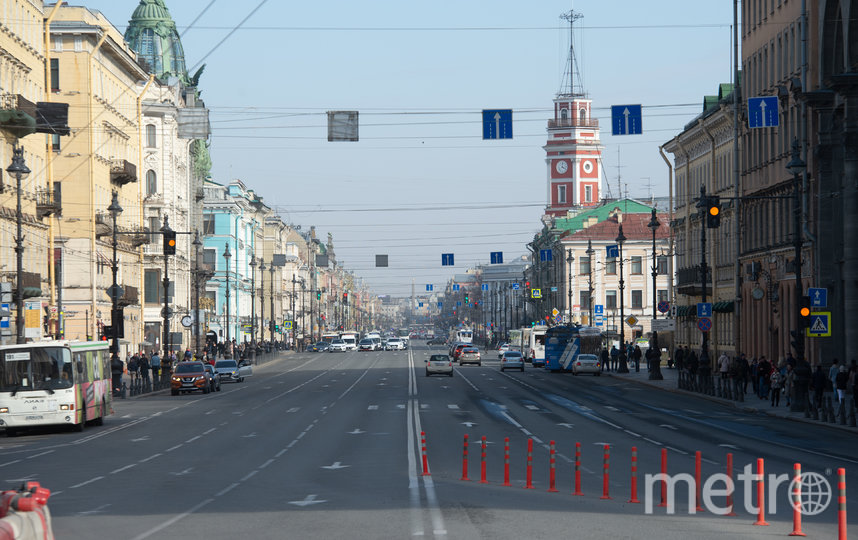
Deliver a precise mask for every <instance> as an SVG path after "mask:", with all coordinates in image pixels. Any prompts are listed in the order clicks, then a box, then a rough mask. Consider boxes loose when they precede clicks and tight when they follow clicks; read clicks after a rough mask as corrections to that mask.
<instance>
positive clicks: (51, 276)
mask: <svg viewBox="0 0 858 540" xmlns="http://www.w3.org/2000/svg"><path fill="white" fill-rule="evenodd" d="M63 3H64V2H63V1H62V0H60V1H59V2H57V3H56V4H54V7H53V9H51V13H50V14H49V15H48V17H47V18H46V19H45V25H44V39H45V101H48V102H49V101H51V86H52V85H53V79H52V78H51V21H53V20H54V17H56V15H57V12H58V11H59V9H60V7H61V6H62V5H63ZM52 139H53V137H51V138H49V139H48V140H47V143H46V144H45V184H46V185H45V187H46V188H47V190H48V193H50V194H51V195H52V196H53V195H55V194H54V193H53V192H52V183H51V178H53V173H54V169H53V165H54V149H53V145H52V142H53V140H52ZM52 200H53V198H52ZM56 220H57V216H56V214H52V215H51V217H50V218H49V220H48V281H49V283H50V289H51V292H50V295H51V296H50V298H51V300H50V303H51V305H56V306H57V337H63V336H62V330H63V307H62V305H61V304H59V303H57V277H56V275H55V272H54V266H55V262H54V235H55V234H56V233H55V230H54V229H55V223H56Z"/></svg>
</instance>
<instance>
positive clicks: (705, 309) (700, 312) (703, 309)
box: [697, 302, 712, 319]
mask: <svg viewBox="0 0 858 540" xmlns="http://www.w3.org/2000/svg"><path fill="white" fill-rule="evenodd" d="M711 316H712V302H697V318H698V319H699V318H701V317H707V318H708V317H711Z"/></svg>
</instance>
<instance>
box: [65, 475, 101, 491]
mask: <svg viewBox="0 0 858 540" xmlns="http://www.w3.org/2000/svg"><path fill="white" fill-rule="evenodd" d="M103 478H104V477H103V476H96V477H95V478H90V479H89V480H87V481H86V482H81V483H80V484H75V485H73V486H71V487H69V489H76V488H79V487H83V486H85V485H87V484H92V483H93V482H98V481H99V480H101V479H103Z"/></svg>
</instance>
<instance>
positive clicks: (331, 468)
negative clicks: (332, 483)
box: [320, 461, 350, 471]
mask: <svg viewBox="0 0 858 540" xmlns="http://www.w3.org/2000/svg"><path fill="white" fill-rule="evenodd" d="M347 467H350V465H341V464H340V462H339V461H335V462H334V463H333V464H331V465H322V466H321V467H320V468H321V469H328V470H329V471H335V470H337V469H345V468H347Z"/></svg>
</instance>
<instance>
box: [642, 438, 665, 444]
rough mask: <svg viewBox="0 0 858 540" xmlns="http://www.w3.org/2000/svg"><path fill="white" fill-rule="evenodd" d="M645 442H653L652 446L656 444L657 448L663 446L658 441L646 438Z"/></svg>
mask: <svg viewBox="0 0 858 540" xmlns="http://www.w3.org/2000/svg"><path fill="white" fill-rule="evenodd" d="M643 440H645V441H647V442H651V443H652V444H654V445H656V446H661V443H660V442H658V441H654V440H652V439H650V438H649V437H644V438H643Z"/></svg>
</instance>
